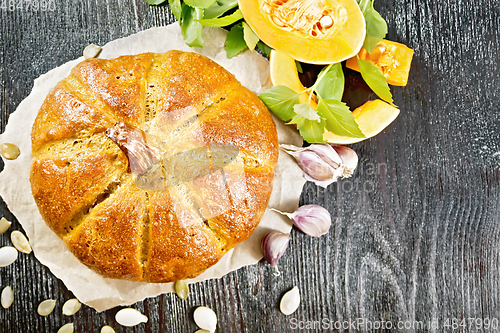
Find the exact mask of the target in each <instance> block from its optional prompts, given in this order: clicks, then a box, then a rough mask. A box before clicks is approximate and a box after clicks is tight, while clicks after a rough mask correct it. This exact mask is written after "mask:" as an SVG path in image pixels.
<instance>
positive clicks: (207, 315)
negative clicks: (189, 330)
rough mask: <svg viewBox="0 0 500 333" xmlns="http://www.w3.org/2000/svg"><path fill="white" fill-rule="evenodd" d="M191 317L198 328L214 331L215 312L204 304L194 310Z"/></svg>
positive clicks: (215, 323) (215, 324) (215, 322)
mask: <svg viewBox="0 0 500 333" xmlns="http://www.w3.org/2000/svg"><path fill="white" fill-rule="evenodd" d="M193 319H194V322H195V323H196V325H198V327H199V328H201V329H204V330H207V331H209V332H215V328H216V327H217V315H216V314H215V312H214V311H213V310H212V309H210V308H207V307H206V306H199V307H197V308H196V310H194V313H193Z"/></svg>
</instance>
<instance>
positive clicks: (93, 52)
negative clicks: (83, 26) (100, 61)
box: [83, 44, 102, 59]
mask: <svg viewBox="0 0 500 333" xmlns="http://www.w3.org/2000/svg"><path fill="white" fill-rule="evenodd" d="M101 50H102V47H100V46H97V45H95V44H90V45H88V46H87V47H86V48H85V49H84V50H83V56H84V57H85V59H91V58H95V57H97V56H98V55H99V53H101Z"/></svg>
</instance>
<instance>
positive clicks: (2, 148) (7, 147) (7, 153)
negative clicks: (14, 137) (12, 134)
mask: <svg viewBox="0 0 500 333" xmlns="http://www.w3.org/2000/svg"><path fill="white" fill-rule="evenodd" d="M19 154H21V152H20V151H19V148H18V147H17V146H16V145H15V144H12V143H8V142H6V143H2V144H1V145H0V155H2V156H3V157H4V158H6V159H8V160H15V159H16V158H17V157H18V156H19Z"/></svg>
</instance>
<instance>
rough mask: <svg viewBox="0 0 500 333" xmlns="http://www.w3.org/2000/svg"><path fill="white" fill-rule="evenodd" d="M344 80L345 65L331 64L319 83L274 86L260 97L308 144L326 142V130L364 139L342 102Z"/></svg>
mask: <svg viewBox="0 0 500 333" xmlns="http://www.w3.org/2000/svg"><path fill="white" fill-rule="evenodd" d="M344 81H345V80H344V73H343V72H342V66H341V65H340V64H339V63H337V64H331V65H328V66H326V67H325V68H323V70H322V71H321V72H320V73H319V75H318V78H317V79H316V82H315V83H314V84H313V85H312V86H311V87H309V88H307V89H305V90H304V91H301V92H295V91H293V90H291V89H290V88H288V87H285V86H275V87H271V88H270V89H268V90H266V91H264V92H263V93H261V94H260V95H259V98H260V99H261V100H262V101H263V102H264V104H266V106H267V107H268V108H269V110H271V112H273V113H274V114H275V115H276V116H278V117H279V118H280V119H281V120H283V121H288V124H295V125H296V126H297V129H298V130H299V132H300V135H301V136H302V137H303V138H304V140H306V141H307V142H309V143H313V142H324V139H323V134H324V132H325V129H326V130H328V131H330V132H333V133H336V134H338V135H344V136H350V137H356V138H364V137H365V136H364V134H363V133H362V132H361V130H360V129H359V127H358V124H357V123H356V121H355V119H354V116H353V115H352V113H351V111H350V110H349V108H348V107H347V105H345V104H344V103H342V102H341V101H340V99H341V98H342V94H343V93H344ZM303 93H307V94H308V99H307V102H306V103H299V96H300V95H301V94H303ZM316 100H317V101H318V103H316V102H315V101H316Z"/></svg>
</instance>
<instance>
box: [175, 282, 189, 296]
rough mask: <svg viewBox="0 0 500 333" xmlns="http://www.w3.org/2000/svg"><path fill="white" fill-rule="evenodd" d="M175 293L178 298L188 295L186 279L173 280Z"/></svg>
mask: <svg viewBox="0 0 500 333" xmlns="http://www.w3.org/2000/svg"><path fill="white" fill-rule="evenodd" d="M175 293H176V294H177V296H179V298H180V299H182V300H185V299H186V298H188V296H189V285H188V284H187V282H186V281H184V280H180V281H177V282H175Z"/></svg>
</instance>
